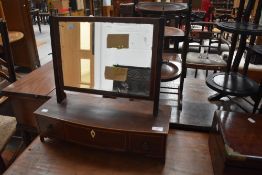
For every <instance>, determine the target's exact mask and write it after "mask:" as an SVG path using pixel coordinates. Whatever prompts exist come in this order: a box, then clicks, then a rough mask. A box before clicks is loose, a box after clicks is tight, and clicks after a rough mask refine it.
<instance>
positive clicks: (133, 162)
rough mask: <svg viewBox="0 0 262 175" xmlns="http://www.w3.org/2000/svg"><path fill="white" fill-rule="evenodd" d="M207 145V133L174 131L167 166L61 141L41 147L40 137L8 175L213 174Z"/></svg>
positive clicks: (18, 159) (171, 135)
mask: <svg viewBox="0 0 262 175" xmlns="http://www.w3.org/2000/svg"><path fill="white" fill-rule="evenodd" d="M196 138H197V139H196ZM207 141H208V134H206V133H197V132H185V131H179V130H175V131H170V133H169V135H168V140H167V155H166V161H165V164H163V163H162V162H159V161H158V160H155V159H152V158H147V157H141V156H136V155H126V154H122V153H116V152H104V151H100V150H94V149H87V148H86V147H83V146H79V145H76V144H72V143H67V142H63V141H58V140H49V139H48V140H46V143H41V142H40V140H39V137H38V138H36V139H35V140H34V141H33V143H32V144H31V145H30V146H29V147H28V148H27V149H26V150H25V151H24V152H23V153H22V154H21V155H20V156H19V157H18V158H17V160H16V161H15V162H14V163H13V164H12V166H11V167H10V168H9V169H8V170H7V171H6V172H5V174H4V175H10V174H34V175H40V174H47V173H49V174H54V175H58V174H94V173H95V174H97V175H105V174H106V175H109V174H118V175H120V174H126V175H146V174H151V175H159V174H163V175H168V174H187V175H193V174H213V171H212V165H211V161H210V156H209V154H208V145H207ZM196 157H197V161H196ZM188 165H190V166H188Z"/></svg>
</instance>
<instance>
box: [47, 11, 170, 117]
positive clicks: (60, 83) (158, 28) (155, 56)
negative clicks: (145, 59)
mask: <svg viewBox="0 0 262 175" xmlns="http://www.w3.org/2000/svg"><path fill="white" fill-rule="evenodd" d="M59 22H113V23H136V24H153V26H154V27H153V45H152V62H151V77H150V78H151V81H150V82H151V83H150V94H149V96H148V97H146V96H139V95H132V94H124V93H117V92H112V91H104V90H96V89H84V88H77V87H69V86H65V85H64V79H63V70H62V59H61V44H60V34H59ZM164 24H165V20H164V18H133V17H132V18H123V17H113V18H112V17H110V18H108V17H86V16H83V17H62V16H51V17H50V34H51V45H52V52H53V65H54V76H55V85H56V96H57V102H58V103H61V102H62V101H63V100H64V99H66V93H65V91H64V90H69V91H77V92H84V93H92V94H99V95H104V96H110V97H124V98H135V99H144V100H151V101H153V102H154V106H153V115H154V116H157V114H158V106H159V91H160V76H161V64H162V61H161V58H162V46H163V34H164Z"/></svg>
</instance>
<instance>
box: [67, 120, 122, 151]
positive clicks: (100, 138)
mask: <svg viewBox="0 0 262 175" xmlns="http://www.w3.org/2000/svg"><path fill="white" fill-rule="evenodd" d="M65 137H66V140H69V141H73V142H76V143H80V144H84V145H89V146H92V147H98V148H102V149H108V150H117V151H125V150H126V147H127V146H126V144H127V143H126V141H127V138H126V134H125V133H121V132H116V131H111V130H106V129H104V130H103V129H96V128H91V127H83V126H79V125H76V124H69V123H65Z"/></svg>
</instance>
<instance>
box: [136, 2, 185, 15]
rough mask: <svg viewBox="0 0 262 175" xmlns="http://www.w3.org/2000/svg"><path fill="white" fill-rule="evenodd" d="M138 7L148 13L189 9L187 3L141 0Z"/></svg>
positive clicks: (177, 11) (165, 12) (176, 11)
mask: <svg viewBox="0 0 262 175" xmlns="http://www.w3.org/2000/svg"><path fill="white" fill-rule="evenodd" d="M136 9H137V10H138V11H140V12H142V13H147V14H176V13H181V12H184V11H186V10H187V9H188V7H187V4H186V3H173V2H165V3H162V2H139V3H138V4H137V6H136Z"/></svg>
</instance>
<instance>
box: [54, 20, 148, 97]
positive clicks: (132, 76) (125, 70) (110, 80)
mask: <svg viewBox="0 0 262 175" xmlns="http://www.w3.org/2000/svg"><path fill="white" fill-rule="evenodd" d="M59 34H60V49H61V60H62V71H63V79H64V86H65V87H76V88H87V89H95V90H103V91H113V92H117V93H125V94H131V95H139V96H147V97H148V96H149V94H150V89H151V88H150V84H151V65H152V46H153V24H135V23H109V22H59Z"/></svg>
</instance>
